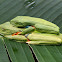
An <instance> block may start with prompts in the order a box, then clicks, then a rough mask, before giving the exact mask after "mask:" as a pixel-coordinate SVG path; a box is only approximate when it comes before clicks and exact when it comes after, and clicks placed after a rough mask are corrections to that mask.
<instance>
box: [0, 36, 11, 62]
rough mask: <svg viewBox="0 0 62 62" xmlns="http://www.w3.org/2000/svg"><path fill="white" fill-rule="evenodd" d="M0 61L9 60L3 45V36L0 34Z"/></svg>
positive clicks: (6, 61) (5, 61)
mask: <svg viewBox="0 0 62 62" xmlns="http://www.w3.org/2000/svg"><path fill="white" fill-rule="evenodd" d="M0 62H10V61H9V58H8V56H7V52H6V50H5V47H4V42H3V38H2V37H1V36H0Z"/></svg>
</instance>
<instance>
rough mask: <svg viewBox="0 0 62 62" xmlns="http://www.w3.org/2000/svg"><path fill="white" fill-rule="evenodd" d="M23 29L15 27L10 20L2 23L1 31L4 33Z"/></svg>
mask: <svg viewBox="0 0 62 62" xmlns="http://www.w3.org/2000/svg"><path fill="white" fill-rule="evenodd" d="M21 30H23V29H21V28H17V27H14V26H13V25H11V24H10V22H6V23H3V24H1V25H0V33H1V34H4V35H8V34H13V33H15V32H19V31H21Z"/></svg>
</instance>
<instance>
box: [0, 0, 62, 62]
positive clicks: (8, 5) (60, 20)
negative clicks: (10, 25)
mask: <svg viewBox="0 0 62 62" xmlns="http://www.w3.org/2000/svg"><path fill="white" fill-rule="evenodd" d="M0 1H1V3H0V23H3V22H6V21H10V20H11V19H12V18H14V17H16V16H18V15H25V16H32V17H39V18H43V19H46V20H48V21H50V22H53V23H55V24H57V25H58V26H59V27H60V32H62V0H35V5H34V7H33V8H32V9H31V8H27V7H26V6H27V5H26V6H25V1H28V0H0ZM28 7H29V6H28ZM5 44H6V46H7V49H8V52H9V56H10V58H11V60H12V62H14V61H15V60H16V62H18V61H19V62H20V61H22V62H24V59H25V60H26V61H28V62H31V60H30V58H32V54H31V52H30V50H29V48H28V45H26V44H21V43H17V42H11V41H8V40H7V42H6V41H5ZM30 46H31V47H32V50H33V51H34V53H35V55H36V58H37V60H38V61H39V62H62V46H35V45H30ZM25 47H27V48H26V49H28V50H26V49H25ZM13 48H14V49H13ZM15 49H18V55H17V52H15V51H14V50H15ZM20 49H22V50H20ZM20 51H21V53H23V55H24V56H22V57H24V58H23V59H22V60H21V59H20V58H22V57H21V55H22V54H21V53H20ZM27 52H29V53H27ZM19 54H20V56H19ZM29 55H30V56H29ZM18 57H19V58H18ZM28 57H29V58H28ZM32 60H33V58H32ZM26 61H25V62H26ZM32 62H33V61H32Z"/></svg>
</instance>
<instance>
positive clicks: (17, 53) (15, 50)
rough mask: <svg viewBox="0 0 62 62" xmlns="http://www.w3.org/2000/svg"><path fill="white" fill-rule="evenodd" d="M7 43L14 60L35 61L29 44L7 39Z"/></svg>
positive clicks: (20, 61)
mask: <svg viewBox="0 0 62 62" xmlns="http://www.w3.org/2000/svg"><path fill="white" fill-rule="evenodd" d="M5 44H6V46H7V49H8V53H9V56H10V59H11V61H12V62H34V60H33V57H32V54H31V51H30V49H29V47H28V45H27V44H22V43H19V42H16V41H11V40H8V39H5Z"/></svg>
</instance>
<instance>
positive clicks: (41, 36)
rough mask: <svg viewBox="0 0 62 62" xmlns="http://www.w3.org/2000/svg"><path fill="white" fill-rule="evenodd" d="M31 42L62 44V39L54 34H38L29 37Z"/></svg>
mask: <svg viewBox="0 0 62 62" xmlns="http://www.w3.org/2000/svg"><path fill="white" fill-rule="evenodd" d="M27 38H28V39H29V40H31V41H51V42H53V41H54V42H61V39H60V38H59V37H58V36H57V35H54V34H36V33H32V34H30V35H28V37H27Z"/></svg>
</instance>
